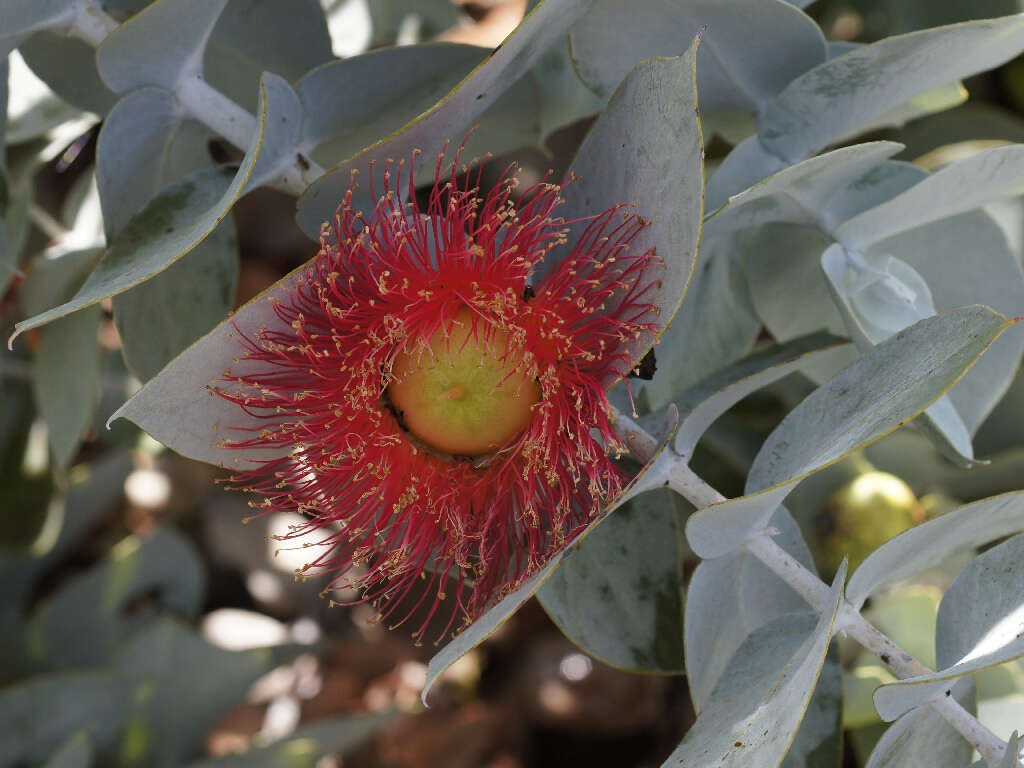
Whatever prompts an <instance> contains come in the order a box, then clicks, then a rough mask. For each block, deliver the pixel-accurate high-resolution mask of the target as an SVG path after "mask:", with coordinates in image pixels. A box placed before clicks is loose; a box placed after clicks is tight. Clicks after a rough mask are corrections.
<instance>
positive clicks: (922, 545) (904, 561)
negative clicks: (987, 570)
mask: <svg viewBox="0 0 1024 768" xmlns="http://www.w3.org/2000/svg"><path fill="white" fill-rule="evenodd" d="M1022 530H1024V491H1017V492H1013V493H1004V494H1002V495H999V496H993V497H991V498H988V499H982V500H981V501H976V502H974V503H973V504H968V505H966V506H963V507H960V508H959V509H957V510H955V511H953V512H948V513H946V514H944V515H942V516H941V517H937V518H935V519H934V520H929V521H927V522H925V523H922V524H921V525H917V526H914V527H913V528H911V529H909V530H907V531H904V532H903V533H901V534H900V535H899V536H896V537H895V538H893V539H890V540H889V541H887V542H885V543H884V544H882V546H880V547H879V548H878V549H876V550H875V551H874V552H872V553H871V554H870V555H868V557H867V559H866V560H864V562H863V563H861V564H860V567H859V568H857V570H856V571H855V572H854V574H853V576H852V577H851V578H850V583H849V585H848V586H847V588H846V597H847V599H848V600H849V601H850V604H851V605H853V607H854V608H857V609H859V608H860V607H861V606H862V605H863V604H864V601H865V600H867V599H868V598H869V597H870V596H871V595H873V594H874V593H876V592H877V591H878V590H880V589H882V588H883V587H886V586H889V585H891V584H895V583H896V582H899V581H904V580H907V579H911V578H913V577H914V576H916V575H917V574H918V573H921V572H922V571H925V570H928V569H929V568H933V567H935V566H937V565H939V564H940V563H942V562H943V561H945V560H946V559H947V558H948V557H949V556H950V555H952V554H953V553H955V552H959V551H962V550H966V549H972V548H974V547H979V546H981V545H983V544H987V543H989V542H991V541H995V540H996V539H999V538H1002V537H1003V536H1008V535H1010V534H1011V533H1017V532H1019V531H1022Z"/></svg>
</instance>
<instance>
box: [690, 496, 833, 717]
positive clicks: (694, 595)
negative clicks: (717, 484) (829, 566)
mask: <svg viewBox="0 0 1024 768" xmlns="http://www.w3.org/2000/svg"><path fill="white" fill-rule="evenodd" d="M770 524H771V526H772V527H773V528H776V529H777V530H778V531H779V533H778V534H777V535H776V536H775V537H774V540H775V542H776V543H777V544H778V545H779V546H780V547H782V548H783V549H784V550H786V551H787V552H788V553H789V554H790V555H792V556H793V557H795V558H796V559H797V560H798V561H799V562H800V563H801V564H802V565H803V566H804V567H806V568H808V569H810V570H812V571H813V570H814V561H813V559H812V558H811V553H810V551H809V550H808V549H807V544H806V543H804V539H803V536H802V535H801V534H800V528H799V527H798V526H797V524H796V521H794V520H793V518H792V516H791V515H790V514H789V512H787V511H786V509H785V508H784V507H779V508H778V509H777V510H776V511H775V514H774V515H772V518H771V521H770ZM807 608H808V606H807V603H806V601H805V600H804V599H803V598H802V597H800V595H798V594H797V593H796V592H794V591H793V589H792V588H791V587H790V586H789V585H788V584H786V583H785V582H784V581H782V579H780V578H779V577H778V576H777V575H776V574H775V573H773V572H772V571H771V570H769V568H768V566H766V565H765V564H764V563H762V562H761V561H760V560H758V559H757V558H756V557H754V555H752V554H750V553H749V552H747V551H745V550H741V551H738V552H731V553H729V554H728V555H724V556H722V557H718V558H715V559H712V560H702V561H701V563H700V565H698V566H697V570H696V571H694V573H693V576H692V577H691V579H690V586H689V588H688V589H687V592H686V623H685V625H684V629H685V632H684V641H685V648H686V678H687V682H688V683H689V687H690V698H691V699H693V705H694V708H695V709H696V710H697V711H698V712H700V711H702V710H703V709H705V708H706V707H707V705H708V700H709V698H710V696H711V691H712V690H713V689H714V687H715V685H717V683H718V681H719V679H720V678H721V676H722V673H723V672H724V671H725V668H726V667H727V666H728V664H729V662H730V660H731V659H732V657H733V655H734V654H735V653H736V651H737V649H738V648H739V647H740V645H742V644H743V642H744V641H745V640H746V639H747V638H748V637H749V636H750V635H751V634H752V633H753V632H755V631H756V630H758V629H760V628H761V627H763V626H765V625H767V624H769V623H771V622H772V621H774V620H776V619H778V618H779V617H780V616H785V615H787V614H794V613H801V612H804V611H806V610H807Z"/></svg>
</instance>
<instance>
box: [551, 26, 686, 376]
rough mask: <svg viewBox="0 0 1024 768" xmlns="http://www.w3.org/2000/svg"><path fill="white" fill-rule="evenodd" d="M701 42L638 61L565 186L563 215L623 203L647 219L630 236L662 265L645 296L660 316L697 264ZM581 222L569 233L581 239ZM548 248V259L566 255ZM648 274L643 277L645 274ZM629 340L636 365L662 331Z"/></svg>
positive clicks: (672, 310) (670, 314) (670, 311)
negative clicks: (647, 222)
mask: <svg viewBox="0 0 1024 768" xmlns="http://www.w3.org/2000/svg"><path fill="white" fill-rule="evenodd" d="M699 43H700V40H699V39H698V40H694V41H693V45H691V46H690V48H689V50H688V51H687V52H686V53H685V54H684V55H682V56H678V57H674V58H662V59H650V60H648V61H644V62H641V63H640V64H638V65H637V66H636V67H635V68H634V69H633V70H632V71H631V72H630V74H629V76H628V77H627V78H626V79H625V80H624V81H623V82H622V84H621V85H620V86H619V88H618V89H617V90H616V91H615V93H614V94H613V95H612V97H611V99H610V101H609V102H608V107H607V108H606V109H605V111H604V112H603V113H602V114H601V117H600V118H599V119H598V121H597V122H596V123H595V124H594V126H593V128H591V129H590V132H589V133H588V134H587V136H586V138H585V139H584V140H583V143H582V144H581V145H580V148H579V150H578V151H577V153H576V158H575V159H574V160H573V163H572V167H571V172H572V173H574V174H576V175H577V176H578V177H579V178H578V180H577V181H575V182H574V183H572V184H570V185H569V186H568V187H566V188H565V189H564V191H563V193H562V195H563V197H564V198H565V206H564V209H563V210H562V211H561V212H560V215H562V216H564V217H565V218H566V220H568V221H572V220H574V219H577V218H582V217H586V216H593V215H596V214H599V213H601V212H602V211H606V210H608V209H610V208H612V207H614V206H616V205H621V204H622V203H624V202H632V203H635V204H636V206H637V211H638V213H639V214H640V215H641V216H643V217H644V218H645V219H648V220H650V225H649V226H647V227H645V228H644V229H643V230H642V231H641V232H640V233H639V234H637V236H636V237H635V238H634V239H633V240H632V241H631V242H630V248H631V249H632V250H633V251H635V252H640V253H642V252H644V251H647V250H649V249H651V248H653V249H655V252H656V253H657V255H658V256H660V257H661V263H662V264H663V267H662V268H661V269H660V270H659V272H660V274H656V275H655V277H656V278H657V282H656V283H655V284H654V290H652V291H650V292H648V293H647V294H646V296H645V300H647V301H649V302H650V303H651V304H653V305H654V306H655V307H656V308H657V312H658V317H657V321H658V322H659V323H660V324H661V325H662V328H664V326H667V325H669V324H671V323H672V320H673V318H674V317H675V315H676V313H677V312H678V311H679V307H680V305H681V304H682V301H683V297H684V295H685V294H686V289H687V287H688V286H689V284H690V280H691V278H692V276H693V271H694V269H695V267H696V263H697V249H698V247H699V245H700V235H701V218H702V216H703V213H704V189H703V184H702V180H703V173H704V149H703V139H702V137H701V132H700V123H699V121H698V119H697V92H696V70H695V67H696V60H697V47H698V45H699ZM580 232H581V229H580V227H577V228H576V229H575V230H574V232H573V233H572V234H571V235H570V240H571V239H572V238H573V237H579V235H580ZM567 253H568V248H565V247H563V248H562V249H560V250H556V251H553V252H552V254H551V256H550V257H549V259H548V260H547V261H546V262H545V264H544V268H545V269H546V268H549V267H550V264H551V263H553V261H554V260H556V259H559V258H564V257H565V255H566V254H567ZM645 279H647V278H646V275H645ZM663 332H664V330H662V331H661V332H660V333H656V334H654V335H653V338H652V337H651V336H652V335H651V334H644V335H642V336H641V337H640V338H638V339H635V340H631V341H629V342H626V343H625V344H624V345H623V347H624V349H623V353H624V354H627V355H629V356H630V358H631V359H630V361H629V367H632V366H633V365H635V364H636V363H637V362H639V360H640V359H641V358H642V357H643V356H644V354H645V353H646V352H647V351H648V350H649V349H650V348H651V346H652V345H653V344H655V343H657V340H658V337H659V336H660V335H661V333H663Z"/></svg>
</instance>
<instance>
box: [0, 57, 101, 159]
mask: <svg viewBox="0 0 1024 768" xmlns="http://www.w3.org/2000/svg"><path fill="white" fill-rule="evenodd" d="M8 62H9V64H10V91H11V98H10V101H9V104H8V109H7V126H6V131H5V132H4V141H5V142H6V143H8V144H21V143H24V142H28V141H32V140H33V139H37V138H39V137H41V136H45V135H47V134H48V133H49V132H50V131H52V130H53V129H54V128H56V127H57V126H59V125H60V124H61V123H64V122H68V121H72V120H78V119H80V118H81V117H82V113H81V112H80V111H79V110H78V109H75V108H74V107H73V106H71V105H70V104H68V103H67V102H66V101H64V100H63V99H62V98H60V97H59V96H57V94H55V93H54V92H53V91H51V90H50V88H49V87H48V86H47V85H46V83H44V82H43V81H42V80H40V79H39V78H38V77H36V75H35V74H34V73H33V72H32V70H31V69H29V68H28V65H27V64H26V63H25V60H24V59H23V58H22V56H21V54H20V53H19V52H18V51H17V50H14V51H12V52H11V54H10V56H9V57H8ZM0 131H2V129H0Z"/></svg>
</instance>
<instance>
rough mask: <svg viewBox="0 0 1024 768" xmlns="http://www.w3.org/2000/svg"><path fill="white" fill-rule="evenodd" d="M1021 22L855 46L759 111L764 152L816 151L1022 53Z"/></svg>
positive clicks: (969, 25)
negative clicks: (938, 90) (917, 100)
mask: <svg viewBox="0 0 1024 768" xmlns="http://www.w3.org/2000/svg"><path fill="white" fill-rule="evenodd" d="M1022 32H1024V16H1006V17H1003V18H1000V19H985V20H981V21H968V22H964V23H962V24H953V25H950V26H946V27H937V28H935V29H926V30H922V31H920V32H912V33H910V34H907V35H900V36H898V37H890V38H887V39H885V40H882V41H880V42H877V43H872V44H871V45H865V46H861V47H859V48H855V49H854V50H852V51H849V52H847V53H845V54H843V55H841V56H838V57H836V58H834V59H830V60H829V61H827V62H825V63H824V64H820V65H819V66H817V67H815V68H814V69H812V70H810V71H809V72H807V73H806V74H804V75H801V76H800V77H798V78H796V79H795V80H793V82H791V83H790V84H789V85H788V86H787V87H786V88H785V90H783V91H782V92H781V93H780V94H779V95H778V96H777V97H776V98H775V99H774V100H773V101H772V102H771V103H770V104H769V105H768V106H767V108H766V109H765V111H764V114H763V115H762V116H761V118H760V120H759V125H758V137H759V140H760V142H761V143H762V144H763V145H764V147H765V148H766V149H767V150H769V151H770V152H772V153H774V154H775V155H777V156H778V157H780V158H784V159H786V160H788V161H790V162H795V161H798V160H802V159H803V158H806V157H810V156H811V155H813V154H815V153H817V152H819V151H820V150H821V149H823V148H824V147H826V146H827V145H828V144H830V143H832V142H834V141H836V140H837V139H840V138H842V137H843V136H848V135H850V134H851V133H854V132H856V131H857V130H858V129H860V128H861V127H862V126H864V125H866V124H870V122H871V121H872V120H874V119H876V118H877V117H878V116H880V115H884V114H885V113H886V112H888V111H889V110H891V109H894V108H896V107H898V106H899V105H901V104H904V103H906V102H908V101H910V100H911V99H913V98H914V97H916V96H918V95H920V94H923V93H926V92H928V91H931V90H933V89H935V88H938V87H940V86H943V85H948V84H949V83H952V82H953V81H955V80H960V79H963V78H965V77H968V76H970V75H973V74H976V73H978V72H982V71H984V70H986V69H991V68H993V67H996V66H998V65H999V64H1002V63H1003V62H1004V61H1007V60H1008V59H1011V58H1013V57H1014V56H1016V55H1017V54H1019V53H1020V52H1021V51H1022V50H1024V34H1022Z"/></svg>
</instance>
